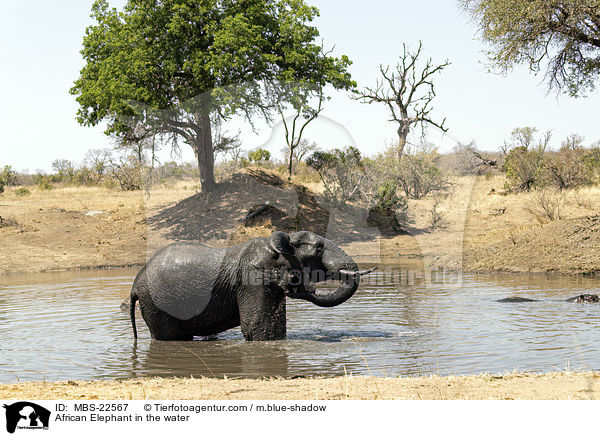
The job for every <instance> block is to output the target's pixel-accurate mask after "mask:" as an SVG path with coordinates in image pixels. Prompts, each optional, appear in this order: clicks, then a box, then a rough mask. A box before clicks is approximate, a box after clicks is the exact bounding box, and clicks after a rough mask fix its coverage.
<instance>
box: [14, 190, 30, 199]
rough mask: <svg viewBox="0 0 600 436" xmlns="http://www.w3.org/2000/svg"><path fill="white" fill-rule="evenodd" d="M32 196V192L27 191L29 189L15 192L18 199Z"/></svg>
mask: <svg viewBox="0 0 600 436" xmlns="http://www.w3.org/2000/svg"><path fill="white" fill-rule="evenodd" d="M30 194H31V191H29V189H27V188H19V189H17V190H15V195H16V196H17V197H24V196H26V195H30Z"/></svg>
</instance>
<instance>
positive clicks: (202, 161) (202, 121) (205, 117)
mask: <svg viewBox="0 0 600 436" xmlns="http://www.w3.org/2000/svg"><path fill="white" fill-rule="evenodd" d="M199 127H200V134H199V135H198V136H197V137H196V138H195V139H194V144H193V147H194V153H195V154H196V159H198V170H199V171H200V186H202V192H213V191H214V190H215V188H216V186H217V185H216V183H215V156H214V150H213V143H212V132H211V125H210V113H209V112H208V110H206V111H204V113H202V114H200V116H199Z"/></svg>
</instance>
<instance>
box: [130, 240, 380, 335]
mask: <svg viewBox="0 0 600 436" xmlns="http://www.w3.org/2000/svg"><path fill="white" fill-rule="evenodd" d="M374 269H375V268H372V269H370V270H367V271H359V270H358V267H357V266H356V263H355V262H354V261H353V260H352V258H351V257H350V256H348V255H347V254H346V253H345V252H344V251H343V250H342V249H341V248H339V247H338V246H337V245H336V244H335V243H334V242H332V241H330V240H329V239H326V238H323V237H322V236H319V235H317V234H315V233H312V232H307V231H301V232H296V233H293V234H291V235H287V234H286V233H283V232H274V233H273V234H272V235H271V236H270V237H260V238H254V239H252V240H250V241H247V242H245V243H243V244H240V245H236V246H233V247H227V248H213V247H209V246H206V245H203V244H200V243H195V242H183V243H175V244H171V245H168V246H166V247H164V248H162V249H161V250H159V251H158V252H157V253H156V254H154V256H152V258H150V259H149V260H148V262H146V265H144V267H143V268H142V269H141V270H140V272H139V273H138V275H137V277H136V278H135V281H134V283H133V287H132V289H131V295H130V305H129V306H130V307H129V310H130V317H131V323H132V326H133V332H134V336H135V337H136V338H137V330H136V326H135V303H136V301H138V300H139V304H140V309H141V312H142V317H143V318H144V321H145V322H146V324H147V325H148V328H149V330H150V334H151V335H152V337H153V338H155V339H159V340H191V339H193V338H194V336H210V335H214V334H216V333H220V332H223V331H225V330H228V329H231V328H234V327H237V326H241V330H242V334H243V335H244V338H245V339H246V340H247V341H264V340H275V339H283V338H285V337H286V301H285V299H286V297H289V298H297V299H302V300H307V301H310V302H312V303H314V304H316V305H317V306H321V307H333V306H337V305H339V304H342V303H343V302H344V301H346V300H348V299H349V298H350V297H352V295H354V293H355V292H356V290H357V289H358V285H359V283H360V277H361V276H363V275H365V274H368V273H370V272H371V271H373V270H374ZM324 280H339V281H341V284H340V286H339V287H338V288H337V290H335V291H334V292H331V293H327V294H320V293H318V292H317V290H316V286H315V283H318V282H321V281H324Z"/></svg>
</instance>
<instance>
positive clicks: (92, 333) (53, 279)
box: [0, 265, 600, 383]
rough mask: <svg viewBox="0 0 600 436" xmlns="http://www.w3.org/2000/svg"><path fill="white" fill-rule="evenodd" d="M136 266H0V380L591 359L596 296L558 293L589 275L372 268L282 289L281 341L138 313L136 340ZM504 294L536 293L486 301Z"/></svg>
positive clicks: (596, 355) (474, 369)
mask: <svg viewBox="0 0 600 436" xmlns="http://www.w3.org/2000/svg"><path fill="white" fill-rule="evenodd" d="M362 266H365V265H362ZM384 269H385V268H384ZM136 273H137V270H133V269H119V270H104V271H87V272H68V273H45V274H35V275H15V276H8V277H0V338H1V342H0V382H4V383H7V382H15V381H19V380H20V381H29V380H65V379H98V378H101V379H114V378H125V377H141V376H163V377H165V376H190V375H193V376H218V377H222V376H223V375H227V376H228V377H269V376H282V377H294V376H335V375H344V374H354V375H357V374H361V375H373V376H407V375H427V374H433V373H435V374H441V375H448V374H478V373H481V372H489V373H503V372H506V371H513V370H518V371H533V372H545V371H552V370H564V369H598V368H599V363H600V347H598V346H597V344H596V343H597V337H598V325H599V322H600V305H598V304H577V303H567V302H564V301H561V300H564V299H566V298H568V297H571V296H574V295H577V294H580V293H583V292H592V293H594V292H596V293H597V292H598V289H599V288H600V280H598V279H592V278H583V277H579V278H571V277H566V278H565V277H544V276H493V275H465V276H464V277H463V279H462V285H461V286H460V287H458V288H457V287H454V286H451V285H447V284H444V283H441V282H440V283H433V284H431V285H430V286H426V285H425V283H423V280H419V279H417V280H416V281H415V282H414V283H412V282H411V284H407V283H406V281H404V283H398V278H397V277H396V280H392V278H390V277H389V276H388V275H386V274H385V272H384V271H382V270H381V269H380V270H379V271H378V272H376V273H374V275H372V276H371V278H370V283H364V284H362V285H361V288H360V289H359V292H358V293H357V294H356V295H355V296H354V297H353V298H352V299H350V300H349V301H347V302H346V303H344V304H343V305H341V306H339V307H336V308H333V309H327V308H318V307H316V306H314V305H312V304H310V303H307V302H300V301H289V300H288V339H287V340H285V341H275V342H244V340H243V338H242V335H241V333H240V331H239V328H237V329H233V330H231V331H228V332H225V333H222V334H220V335H218V337H217V340H210V341H207V340H198V341H193V342H159V341H152V340H151V339H150V336H149V333H148V330H147V329H146V327H145V325H144V322H143V320H142V318H141V316H140V315H139V313H138V316H137V324H138V330H139V334H140V338H139V340H138V341H137V344H135V343H134V341H133V339H132V333H131V327H130V324H129V316H128V314H127V313H124V312H121V311H120V309H119V304H120V303H121V301H122V300H123V299H124V298H125V297H126V296H127V295H128V294H129V290H130V287H131V283H132V281H133V278H134V277H135V274H136ZM455 279H456V278H455ZM331 286H333V284H332V285H331ZM511 295H517V296H527V297H532V298H539V299H541V300H542V301H539V302H535V303H520V304H510V303H498V302H496V301H495V300H497V299H500V298H504V297H508V296H511Z"/></svg>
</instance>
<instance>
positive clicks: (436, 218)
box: [429, 200, 444, 229]
mask: <svg viewBox="0 0 600 436" xmlns="http://www.w3.org/2000/svg"><path fill="white" fill-rule="evenodd" d="M439 205H440V202H439V201H437V200H436V201H435V203H433V206H432V207H431V210H430V211H429V224H430V225H431V228H432V229H437V228H439V227H441V226H442V225H443V222H444V214H443V213H442V212H441V211H440V210H439V209H438V207H439Z"/></svg>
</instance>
